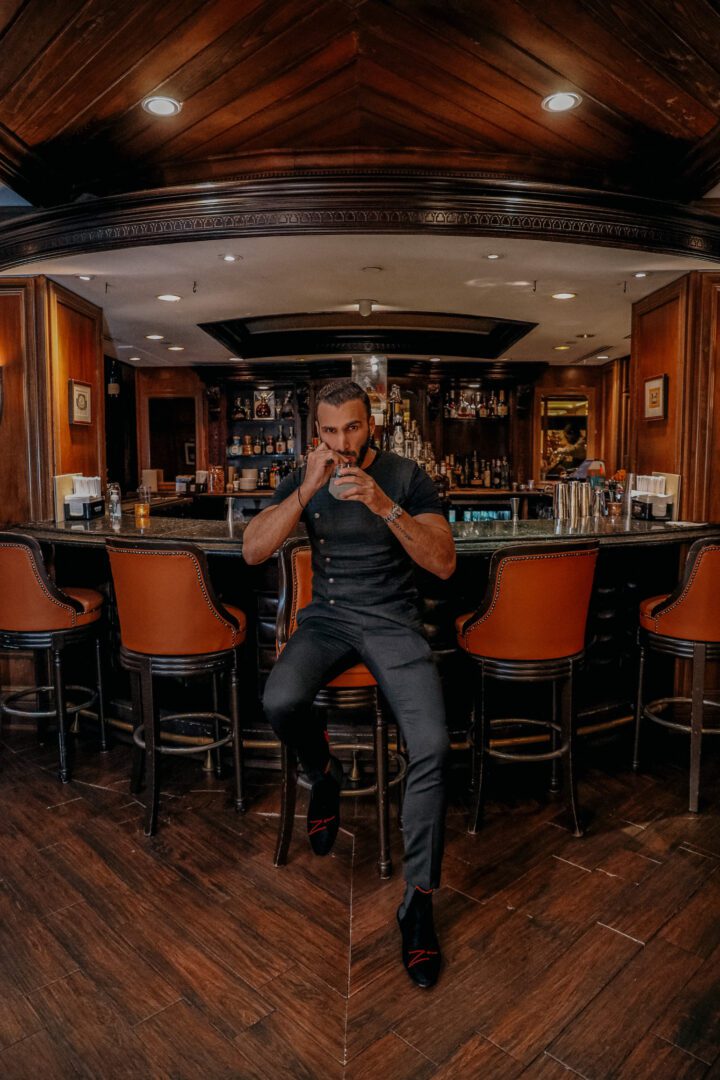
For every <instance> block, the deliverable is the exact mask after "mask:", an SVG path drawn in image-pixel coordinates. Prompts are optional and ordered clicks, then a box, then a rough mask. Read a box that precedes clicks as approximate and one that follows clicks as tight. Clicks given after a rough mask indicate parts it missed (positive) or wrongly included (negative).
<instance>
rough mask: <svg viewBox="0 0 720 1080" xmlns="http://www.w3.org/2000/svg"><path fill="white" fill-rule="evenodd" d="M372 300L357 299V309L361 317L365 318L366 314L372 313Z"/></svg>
mask: <svg viewBox="0 0 720 1080" xmlns="http://www.w3.org/2000/svg"><path fill="white" fill-rule="evenodd" d="M374 303H375V301H374V300H358V301H357V307H358V311H359V312H360V314H361V315H362V317H363V319H367V317H368V315H372V312H373V304H374Z"/></svg>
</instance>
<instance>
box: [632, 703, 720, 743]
mask: <svg viewBox="0 0 720 1080" xmlns="http://www.w3.org/2000/svg"><path fill="white" fill-rule="evenodd" d="M691 703H692V699H691V698H688V697H664V698H655V700H654V701H648V703H647V705H644V706H643V713H642V714H643V717H644V718H645V719H647V720H652V721H653V723H655V724H660V725H661V726H662V727H664V728H670V729H671V730H672V731H682V732H684V734H686V735H688V734H689V733H690V731H691V727H690V724H680V723H676V722H675V721H673V720H666V719H665V718H664V717H662V716H658V714H657V712H656V711H655V710H656V709H658V708H664V707H665V706H667V705H690V704H691ZM708 705H709V706H710V707H711V708H714V709H720V702H719V701H709V700H706V699H703V708H705V707H706V706H708ZM700 732H701V734H702V735H720V727H711V728H707V727H702V728H701V729H700Z"/></svg>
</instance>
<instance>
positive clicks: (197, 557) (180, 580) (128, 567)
mask: <svg viewBox="0 0 720 1080" xmlns="http://www.w3.org/2000/svg"><path fill="white" fill-rule="evenodd" d="M105 543H106V545H107V551H108V555H109V557H110V569H111V572H112V579H113V587H114V590H115V597H116V602H117V610H118V618H119V620H120V638H121V640H122V643H123V645H124V647H125V648H126V649H129V650H130V651H131V652H138V653H144V654H146V655H148V656H199V655H201V654H203V653H214V652H222V651H223V650H225V649H231V648H233V647H234V631H235V630H237V629H238V622H237V619H235V618H234V617H233V616H232V615H231V614H230V612H229V611H226V610H225V608H224V607H223V606H222V604H221V603H220V601H219V600H218V599H217V597H216V596H215V592H214V590H213V587H212V583H211V581H210V575H209V573H208V568H207V561H206V559H205V555H204V554H203V552H202V551H201V550H200V548H198V547H195V545H194V544H176V543H173V542H172V541H167V542H161V541H152V540H143V541H138V540H121V539H120V538H119V537H113V538H108V539H107V540H106V541H105Z"/></svg>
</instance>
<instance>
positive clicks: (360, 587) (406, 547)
mask: <svg viewBox="0 0 720 1080" xmlns="http://www.w3.org/2000/svg"><path fill="white" fill-rule="evenodd" d="M374 427H375V424H374V420H373V418H372V416H371V413H370V402H369V399H368V396H367V394H366V393H365V391H364V390H363V389H362V388H361V387H359V386H358V385H357V383H354V382H350V381H347V380H337V381H335V382H332V383H330V384H329V385H327V386H325V387H323V388H322V389H321V390H320V392H319V393H318V395H317V399H316V428H317V433H318V436H319V437H320V439H321V440H322V441H321V442H320V445H319V447H318V448H317V449H315V450H311V451H309V452H308V455H307V464H306V466H305V468H303V469H301V470H297V471H296V472H295V474H294V475H292V476H288V477H286V478H285V479H284V480H283V481H282V483H281V484H280V486H279V487H278V489H277V491H276V492H275V495H274V497H273V499H272V502H271V505H270V506H269V507H268V508H267V509H266V510H263V512H262V513H261V514H259V515H258V516H257V517H256V518H254V519H253V520H252V521H251V522H250V524H249V525H248V526H247V528H246V530H245V534H244V537H243V556H244V558H245V561H246V562H248V563H251V564H255V563H260V562H263V561H264V560H265V559H267V558H269V556H270V555H272V554H273V552H275V551H276V550H277V549H278V548H279V547H280V546H281V544H282V543H283V541H284V540H285V539H286V538H287V537H288V536H289V535H290V533H292V532H293V530H294V529H295V527H296V526H297V524H298V521H299V520H300V518H301V517H302V520H303V522H304V524H305V526H306V528H307V532H308V536H309V539H310V543H311V547H312V564H313V597H312V602H311V603H310V604H308V605H307V606H306V607H305V608H303V609H302V610H301V611H300V612H299V614H298V620H297V621H298V628H297V630H296V631H295V633H294V634H293V635H292V636H291V638H290V640H289V641H288V643H287V645H286V646H285V648H284V650H283V652H282V653H281V655H280V656H279V657H278V659H277V662H276V664H275V666H274V668H273V670H272V672H271V674H270V677H269V679H268V682H267V686H266V690H265V698H264V707H265V713H266V716H267V718H268V721H269V723H270V724H271V725H272V728H273V730H274V731H275V732H276V734H277V735H278V737H279V738H280V739H282V740H284V741H285V742H287V743H288V744H289V745H292V746H293V747H294V748H295V749H296V752H297V754H298V757H299V759H300V763H301V765H302V767H303V769H304V771H305V774H306V776H307V777H308V780H309V781H310V783H311V785H312V788H311V794H310V801H309V808H308V822H307V826H308V836H309V841H310V845H311V847H312V850H313V851H314V852H315V854H316V855H327V854H328V853H329V852H330V850H331V849H332V846H333V844H334V842H335V838H336V837H337V832H338V827H339V824H340V789H341V786H342V780H343V770H342V765H341V764H340V762H339V761H338V759H337V758H336V757H334V756H333V755H331V754H330V751H329V747H328V741H327V733H326V732H325V731H324V730H323V728H322V726H319V725H318V724H317V722H315V721H314V719H313V711H312V703H313V701H314V699H315V696H316V694H317V692H318V691H319V690H320V689H321V687H322V686H323V685H324V683H325V682H326V681H327V679H328V677H332V676H334V675H336V674H338V673H339V671H341V670H343V668H344V667H348V666H349V665H350V664H352V663H357V656H359V657H360V659H361V660H362V662H363V663H364V664H365V665H366V666H367V667H368V669H369V670H370V672H371V673H372V675H373V677H374V678H375V679H376V681H377V683H378V686H379V688H380V691H381V692H382V694H383V696H384V698H385V700H386V701H387V702H388V704H389V706H390V708H391V709H392V711H393V714H394V716H395V718H396V720H397V722H398V724H399V726H400V729H401V731H402V734H403V737H404V739H405V743H406V745H407V748H408V758H409V764H408V773H407V788H406V793H405V801H404V805H403V827H404V843H405V859H404V871H405V881H406V889H405V895H404V897H403V900H402V903H401V905H400V907H399V909H398V921H399V924H400V929H401V933H402V956H403V962H404V964H405V967H406V969H407V971H408V973H409V975H410V977H411V978H412V979H413V981H414V982H415V983H416V984H417V985H418V986H423V987H428V986H432V985H433V984H434V983H435V982H436V980H437V977H438V973H439V970H440V949H439V945H438V941H437V936H436V934H435V928H434V924H433V909H432V893H433V889H435V888H437V887H438V885H439V883H440V865H441V861H442V850H443V832H444V818H445V791H444V768H445V762H446V759H447V755H448V748H449V740H448V734H447V727H446V724H445V710H444V705H443V698H442V691H441V687H440V680H439V676H438V673H437V670H436V668H435V664H434V662H433V658H432V654H431V651H430V647H429V645H428V643H427V641H426V640H425V637H424V636H423V631H422V623H421V621H420V615H419V611H418V596H417V591H416V589H415V587H414V584H413V577H412V563H411V560H412V561H414V562H415V563H417V565H418V566H421V567H423V568H424V569H425V570H429V571H430V572H431V573H433V574H436V575H437V576H438V577H440V578H448V577H450V575H451V574H452V573H453V571H454V569H455V544H454V541H453V538H452V533H451V531H450V527H449V525H448V524H447V522H446V521H445V518H444V517H443V513H442V508H441V505H440V500H439V498H438V495H437V492H436V490H435V486H434V484H433V483H432V481H431V480H430V478H429V477H428V476H427V475H426V474H425V473H424V472H423V471H422V470H421V469H420V468H419V467H418V466H417V465H416V464H415V462H414V461H411V460H410V459H408V458H403V457H399V456H398V455H396V454H393V453H388V452H385V451H383V452H380V451H378V450H376V449H374V448H373V446H372V445H371V441H372V437H373V431H374ZM337 466H343V468H342V469H341V470H340V475H337V476H335V477H333V490H334V491H335V492H336V494H335V496H333V494H332V493H331V491H330V490H329V487H328V481H329V480H330V478H331V475H332V474H333V473H334V472H335V470H336V467H337Z"/></svg>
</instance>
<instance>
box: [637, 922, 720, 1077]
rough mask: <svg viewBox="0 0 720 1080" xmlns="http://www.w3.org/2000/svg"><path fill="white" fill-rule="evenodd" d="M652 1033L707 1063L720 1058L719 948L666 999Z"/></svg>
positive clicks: (709, 1063) (710, 1063)
mask: <svg viewBox="0 0 720 1080" xmlns="http://www.w3.org/2000/svg"><path fill="white" fill-rule="evenodd" d="M716 918H717V914H716ZM653 1034H655V1035H658V1036H659V1037H660V1038H662V1039H666V1040H667V1042H669V1043H672V1044H673V1045H674V1046H679V1047H680V1049H681V1050H684V1051H686V1053H688V1054H692V1055H693V1057H696V1058H700V1060H701V1061H704V1062H705V1063H706V1064H707V1065H712V1064H713V1062H714V1061H715V1060H716V1058H720V947H718V948H717V949H716V950H715V952H713V953H712V954H711V955H710V956H709V957H708V958H707V960H705V962H704V963H703V964H702V966H701V967H700V968H699V969H698V971H697V972H696V973H695V974H694V975H693V977H692V978H691V979H690V980H689V982H687V983H686V984H685V986H684V987H683V989H682V990H681V991H680V993H679V994H678V996H677V997H676V998H675V999H674V1000H673V1001H671V1002H670V1004H669V1005H668V1007H667V1009H666V1011H665V1013H664V1014H663V1015H662V1016H661V1017H660V1019H659V1020H658V1021H657V1023H656V1024H655V1025H654V1026H653Z"/></svg>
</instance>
